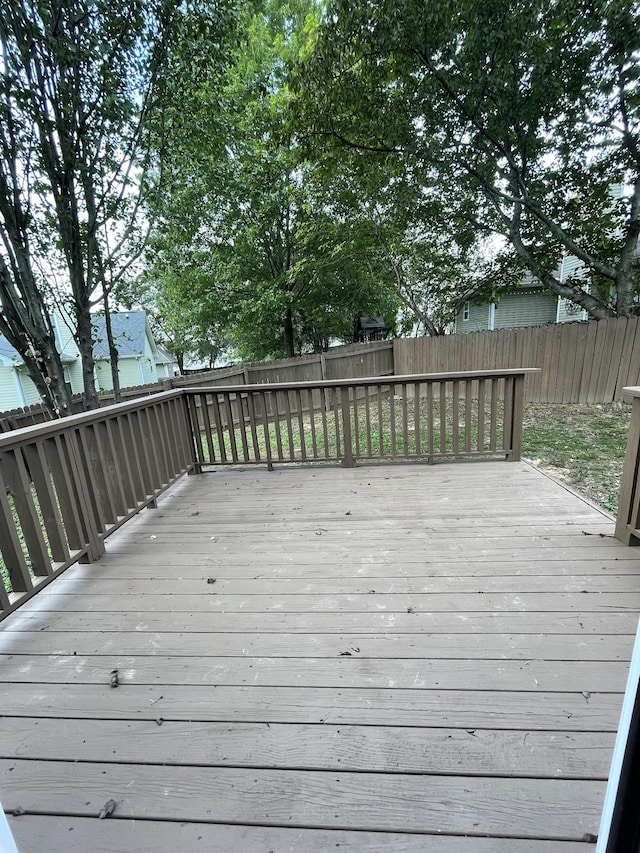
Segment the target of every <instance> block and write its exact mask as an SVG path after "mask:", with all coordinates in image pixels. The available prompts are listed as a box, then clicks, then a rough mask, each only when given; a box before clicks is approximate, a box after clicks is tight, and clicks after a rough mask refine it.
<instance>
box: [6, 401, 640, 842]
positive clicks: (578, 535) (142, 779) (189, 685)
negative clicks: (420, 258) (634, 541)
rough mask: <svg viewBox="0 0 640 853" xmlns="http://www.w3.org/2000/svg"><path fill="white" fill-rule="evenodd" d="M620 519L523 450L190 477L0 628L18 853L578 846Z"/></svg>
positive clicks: (628, 617)
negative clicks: (429, 461)
mask: <svg viewBox="0 0 640 853" xmlns="http://www.w3.org/2000/svg"><path fill="white" fill-rule="evenodd" d="M488 393H489V392H488ZM293 402H295V401H293V398H292V404H293ZM329 416H330V417H333V414H332V413H330V415H329ZM461 417H462V415H461ZM374 419H375V418H374ZM294 420H295V418H294ZM486 428H487V431H488V424H487V425H486ZM396 429H397V439H398V440H399V441H401V440H402V439H403V438H404V422H403V418H402V416H401V412H400V410H399V414H398V420H397V424H396ZM487 438H488V434H487ZM247 440H248V441H249V442H251V435H250V434H247ZM166 450H167V452H170V450H171V448H167V449H166ZM238 450H239V451H240V452H242V447H241V446H240V442H239V444H238ZM274 451H275V448H274ZM374 451H375V448H374ZM612 529H613V524H612V521H611V519H610V518H609V517H608V516H607V515H606V514H605V513H601V512H599V511H598V510H597V508H595V507H594V506H593V505H591V504H589V503H588V502H584V501H581V500H580V499H579V498H578V497H576V496H575V495H574V494H572V493H571V492H569V491H567V490H566V489H564V488H563V487H562V486H559V485H558V484H557V483H554V482H553V481H551V480H549V479H548V478H547V477H544V476H543V475H541V474H540V473H539V472H537V471H535V470H534V469H533V468H531V467H530V466H528V465H526V464H524V463H520V462H516V463H513V464H510V465H506V464H505V463H488V464H484V463H483V464H479V463H478V464H475V463H474V464H467V465H455V464H452V465H436V466H416V465H402V466H398V467H395V468H391V467H386V466H382V465H372V466H370V467H356V468H354V469H336V468H331V467H328V466H322V467H317V468H311V467H305V466H300V467H298V468H295V469H287V470H283V469H278V468H277V466H276V470H275V471H273V472H271V473H270V472H266V471H257V470H255V469H254V470H251V471H236V470H230V469H225V470H224V471H221V472H215V473H207V474H204V475H202V476H200V477H191V478H189V479H188V480H186V479H185V480H184V481H182V482H180V483H178V484H176V485H175V486H174V487H172V488H170V489H169V490H168V491H167V492H166V493H165V495H164V496H163V497H162V498H160V499H159V501H158V509H157V510H149V511H147V512H143V513H141V514H140V515H139V516H138V517H136V518H135V519H134V520H132V521H131V522H129V523H127V525H126V526H125V527H123V528H122V529H121V530H120V531H118V532H117V533H115V534H114V535H113V536H112V537H110V539H109V540H108V541H107V554H105V555H104V557H103V558H102V559H101V560H100V561H99V562H97V563H93V564H91V565H77V566H74V567H72V568H71V569H69V570H67V571H66V572H65V574H64V575H63V576H62V577H61V578H60V579H59V580H55V581H53V582H52V583H51V584H50V586H49V587H47V588H46V590H44V591H43V592H42V593H41V594H39V595H37V596H36V597H35V598H34V599H33V600H32V601H30V602H28V603H26V604H25V605H24V606H23V607H22V608H20V610H19V611H18V612H16V613H14V614H12V615H11V616H10V617H9V618H8V619H6V620H5V622H4V623H3V624H2V626H1V627H0V664H1V666H0V694H1V696H0V708H1V709H2V714H3V716H2V717H1V718H0V756H1V757H2V758H3V761H2V762H1V770H2V773H3V775H2V776H1V777H0V799H1V800H2V802H3V805H4V806H5V808H7V809H15V808H19V809H24V811H25V814H23V815H21V816H20V817H13V818H12V819H11V825H12V828H13V829H14V831H15V832H16V837H17V839H18V843H19V845H20V849H21V853H32V851H33V853H36V851H37V853H40V851H41V850H43V849H47V850H51V851H52V853H56V851H57V850H61V851H62V850H65V851H80V850H82V851H86V850H92V851H94V850H97V851H100V850H104V851H107V850H108V851H109V853H120V851H124V850H127V851H130V850H132V849H140V850H146V849H152V850H154V853H155V851H159V853H164V851H165V850H168V849H171V850H180V849H184V850H192V849H193V850H198V849H202V850H220V851H224V853H227V851H228V850H233V849H237V850H239V851H243V853H244V851H245V850H247V851H252V850H256V851H260V853H265V851H266V850H270V849H273V850H274V851H276V850H278V851H281V850H286V849H294V850H296V851H305V850H309V851H314V853H315V851H316V850H317V851H322V850H329V849H332V850H333V849H336V847H335V846H336V845H337V844H339V845H340V849H346V850H353V851H356V850H358V851H369V850H370V851H382V850H384V851H387V850H393V851H394V853H395V851H408V853H417V851H418V850H420V851H423V850H427V851H429V853H489V851H491V853H507V851H509V853H525V851H530V853H547V851H549V853H586V850H587V849H589V850H593V847H592V845H590V844H587V843H586V842H584V841H583V840H582V839H583V838H584V837H585V833H591V834H595V833H596V832H597V829H598V820H599V811H600V808H601V802H602V797H603V792H604V784H605V780H606V775H607V773H608V767H609V762H610V755H611V750H612V745H613V740H614V736H615V730H616V727H617V722H618V717H619V712H620V706H621V702H622V691H623V690H624V685H625V679H626V672H627V667H628V660H629V657H630V654H631V649H632V645H633V637H634V634H635V629H636V624H637V611H638V606H639V605H640V555H638V554H637V553H636V552H635V551H633V550H632V549H627V548H624V547H623V546H622V545H620V544H619V543H617V542H616V541H614V540H613V539H612V538H610V534H611V532H612ZM114 670H117V681H118V687H117V689H113V688H112V687H111V686H110V684H111V683H112V677H113V673H114ZM109 799H114V800H115V801H116V803H117V807H116V811H115V813H114V815H113V817H112V818H111V819H110V820H108V821H98V820H97V819H96V815H97V813H98V811H99V809H100V808H101V807H102V806H103V805H104V803H105V802H106V801H107V800H109ZM45 812H46V813H47V814H46V815H45V814H44V813H45ZM130 819H135V821H134V822H131V820H130ZM73 845H75V847H74V846H73Z"/></svg>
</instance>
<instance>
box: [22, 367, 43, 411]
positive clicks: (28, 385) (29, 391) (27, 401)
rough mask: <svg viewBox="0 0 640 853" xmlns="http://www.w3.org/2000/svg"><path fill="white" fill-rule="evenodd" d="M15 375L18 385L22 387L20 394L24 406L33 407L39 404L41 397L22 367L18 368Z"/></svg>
mask: <svg viewBox="0 0 640 853" xmlns="http://www.w3.org/2000/svg"><path fill="white" fill-rule="evenodd" d="M17 374H18V378H19V380H20V385H21V386H22V393H23V394H24V405H25V406H33V405H34V404H35V403H41V402H42V397H41V396H40V394H39V393H38V389H37V388H36V386H35V385H34V384H33V382H32V381H31V380H30V379H29V374H28V373H27V371H26V370H25V369H24V368H23V367H18V368H17Z"/></svg>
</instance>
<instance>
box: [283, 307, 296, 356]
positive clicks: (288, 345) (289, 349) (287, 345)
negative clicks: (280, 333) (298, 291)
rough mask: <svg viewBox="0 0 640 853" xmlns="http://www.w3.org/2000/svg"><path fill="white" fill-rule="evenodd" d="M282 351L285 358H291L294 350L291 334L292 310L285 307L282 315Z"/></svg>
mask: <svg viewBox="0 0 640 853" xmlns="http://www.w3.org/2000/svg"><path fill="white" fill-rule="evenodd" d="M284 351H285V353H286V357H287V358H293V357H294V356H295V354H296V352H295V341H294V336H293V311H292V310H291V308H287V313H286V314H285V315H284Z"/></svg>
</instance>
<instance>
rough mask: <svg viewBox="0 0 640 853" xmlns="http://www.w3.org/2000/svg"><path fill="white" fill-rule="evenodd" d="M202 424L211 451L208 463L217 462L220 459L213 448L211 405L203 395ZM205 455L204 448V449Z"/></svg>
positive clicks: (208, 448)
mask: <svg viewBox="0 0 640 853" xmlns="http://www.w3.org/2000/svg"><path fill="white" fill-rule="evenodd" d="M201 399H202V404H201V411H202V423H203V426H204V438H205V441H206V443H207V450H208V451H209V459H208V460H207V461H208V462H217V461H218V459H217V457H216V451H215V449H214V447H213V432H212V429H211V418H210V417H209V403H208V401H207V396H206V395H204V394H203V396H202V398H201ZM203 453H204V448H203Z"/></svg>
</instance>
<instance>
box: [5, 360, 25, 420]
mask: <svg viewBox="0 0 640 853" xmlns="http://www.w3.org/2000/svg"><path fill="white" fill-rule="evenodd" d="M15 370H16V369H15V367H9V366H8V365H6V364H2V362H0V411H1V412H6V411H8V410H9V409H17V408H19V407H21V406H22V400H21V399H20V397H19V396H18V389H17V388H16V379H15Z"/></svg>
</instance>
